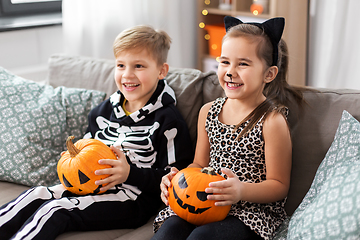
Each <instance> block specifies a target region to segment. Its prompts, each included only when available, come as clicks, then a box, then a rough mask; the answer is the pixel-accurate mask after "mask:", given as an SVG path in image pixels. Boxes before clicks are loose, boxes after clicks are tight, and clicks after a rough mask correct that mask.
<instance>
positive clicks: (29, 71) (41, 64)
mask: <svg viewBox="0 0 360 240" xmlns="http://www.w3.org/2000/svg"><path fill="white" fill-rule="evenodd" d="M63 49H64V47H63V33H62V26H61V25H60V26H59V25H58V26H49V27H39V28H31V29H25V30H16V31H8V32H0V66H2V67H4V68H6V69H8V70H9V71H11V72H13V73H15V74H17V75H19V76H22V77H24V78H26V79H31V80H34V81H41V80H44V79H45V78H46V74H47V60H48V58H49V57H50V56H51V55H52V54H54V53H62V52H63Z"/></svg>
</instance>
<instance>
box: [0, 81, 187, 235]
mask: <svg viewBox="0 0 360 240" xmlns="http://www.w3.org/2000/svg"><path fill="white" fill-rule="evenodd" d="M124 100H125V99H124V96H123V95H122V94H121V92H120V91H118V92H116V93H114V94H113V95H111V96H110V98H109V99H107V100H105V101H104V102H103V103H101V104H100V105H99V106H97V107H96V108H94V109H93V110H92V111H91V112H90V114H89V125H88V129H87V133H86V134H85V136H84V138H95V139H99V140H101V141H102V142H104V143H105V144H106V145H114V146H116V147H118V148H120V149H121V150H123V151H124V152H125V155H126V157H127V161H128V163H129V164H130V173H129V176H128V178H127V180H126V181H125V182H124V183H123V184H119V185H117V186H115V187H114V188H112V189H110V190H108V191H107V192H105V193H103V194H100V195H95V194H89V195H85V196H78V195H75V194H72V193H71V192H69V191H67V190H65V188H64V187H63V186H62V185H56V186H53V187H42V186H40V187H34V188H31V189H29V190H27V191H25V192H23V193H22V194H21V195H20V196H19V197H18V198H16V199H15V200H13V201H12V202H9V203H8V204H6V205H4V206H2V207H1V208H0V236H1V239H10V238H11V237H13V238H12V239H55V238H56V236H58V235H60V234H61V233H63V232H66V231H89V230H92V231H94V230H106V229H118V228H136V227H139V226H141V225H143V224H145V223H146V222H147V221H148V220H149V218H150V217H151V216H153V215H155V214H156V213H157V211H158V209H159V207H160V204H161V199H160V188H159V185H160V182H161V177H162V176H163V175H164V174H166V173H167V172H168V169H169V168H170V167H171V166H175V167H177V168H184V167H186V166H187V165H188V164H189V163H191V161H192V159H193V150H192V144H191V140H190V136H189V132H188V129H187V125H186V123H185V121H184V120H183V118H182V116H181V115H180V113H179V111H178V110H177V109H176V107H175V94H174V91H173V90H172V89H171V88H170V87H169V86H168V85H167V83H166V81H165V80H160V81H159V83H158V87H157V89H156V90H155V92H154V94H153V95H152V97H151V98H150V100H149V101H148V103H147V104H146V105H145V106H144V107H143V108H142V109H140V110H138V111H136V112H133V113H131V114H130V115H129V116H126V114H125V112H124V110H123V108H122V107H121V106H122V103H123V101H124ZM19 229H20V230H19ZM14 234H15V235H14ZM13 235H14V236H13Z"/></svg>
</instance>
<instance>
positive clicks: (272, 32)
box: [224, 16, 285, 66]
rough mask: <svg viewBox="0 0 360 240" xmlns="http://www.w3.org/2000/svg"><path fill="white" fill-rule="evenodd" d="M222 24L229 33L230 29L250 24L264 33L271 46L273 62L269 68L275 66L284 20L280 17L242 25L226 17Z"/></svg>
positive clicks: (238, 21)
mask: <svg viewBox="0 0 360 240" xmlns="http://www.w3.org/2000/svg"><path fill="white" fill-rule="evenodd" d="M224 23H225V29H226V32H227V31H229V29H230V28H231V27H233V26H236V25H239V24H250V25H254V26H257V27H258V28H260V29H262V30H263V31H264V32H265V34H266V35H267V36H268V37H269V38H270V41H271V44H272V46H273V62H272V65H271V66H277V61H278V55H279V53H278V44H279V41H280V39H281V35H282V33H283V31H284V26H285V19H284V18H282V17H277V18H271V19H269V20H267V21H265V22H263V23H255V22H249V23H243V22H242V21H241V20H239V19H238V18H234V17H230V16H226V17H225V18H224Z"/></svg>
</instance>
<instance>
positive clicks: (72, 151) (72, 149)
mask: <svg viewBox="0 0 360 240" xmlns="http://www.w3.org/2000/svg"><path fill="white" fill-rule="evenodd" d="M74 138H75V137H74V136H69V137H68V138H67V139H66V147H67V149H68V151H69V153H70V157H75V156H76V155H77V154H78V153H79V152H80V150H79V149H77V148H76V147H75V145H74V143H73V142H72V140H74Z"/></svg>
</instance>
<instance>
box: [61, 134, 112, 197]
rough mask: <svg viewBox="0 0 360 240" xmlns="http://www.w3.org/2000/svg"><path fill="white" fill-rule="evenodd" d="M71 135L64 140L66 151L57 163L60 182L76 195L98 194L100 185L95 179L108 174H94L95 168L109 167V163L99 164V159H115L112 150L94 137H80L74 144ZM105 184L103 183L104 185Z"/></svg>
mask: <svg viewBox="0 0 360 240" xmlns="http://www.w3.org/2000/svg"><path fill="white" fill-rule="evenodd" d="M73 139H74V137H73V136H70V137H68V139H67V140H66V147H67V149H68V150H67V151H66V152H65V153H64V154H63V155H62V156H61V158H60V160H59V162H58V164H57V172H58V176H59V179H60V182H61V183H62V185H64V187H65V188H66V189H67V190H69V191H70V192H73V193H75V194H78V195H86V194H99V193H102V192H100V188H101V187H102V186H101V185H99V186H98V185H96V184H95V181H96V180H100V179H104V178H106V177H107V176H109V175H95V170H98V169H103V168H110V167H111V166H110V165H103V164H99V163H98V161H99V160H100V159H117V158H116V155H115V154H114V152H113V151H112V150H111V149H110V148H109V147H108V146H106V145H105V144H104V143H102V142H101V141H99V140H96V139H80V140H79V141H77V142H76V143H75V144H73V142H72V140H73ZM104 186H105V185H104Z"/></svg>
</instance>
